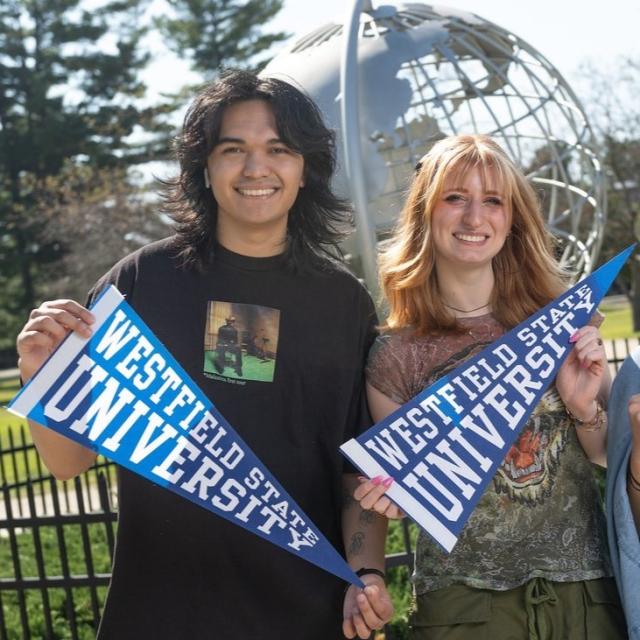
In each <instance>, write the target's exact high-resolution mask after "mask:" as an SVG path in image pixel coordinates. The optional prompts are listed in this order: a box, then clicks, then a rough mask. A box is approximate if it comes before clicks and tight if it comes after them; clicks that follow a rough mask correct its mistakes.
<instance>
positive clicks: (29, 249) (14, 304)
mask: <svg viewBox="0 0 640 640" xmlns="http://www.w3.org/2000/svg"><path fill="white" fill-rule="evenodd" d="M143 2H144V0H109V1H108V2H106V3H104V4H102V5H100V6H98V7H97V8H96V6H95V4H93V5H92V6H91V7H87V6H85V5H84V4H83V0H2V2H0V52H2V53H1V55H0V307H2V309H3V312H4V313H3V314H2V315H0V324H4V326H0V333H2V334H3V337H4V338H5V339H6V337H7V334H10V333H12V331H13V330H15V327H16V326H20V324H21V323H22V322H24V320H25V318H26V312H27V311H28V309H30V308H31V307H33V306H34V305H35V304H36V302H37V299H38V297H39V296H38V282H39V281H40V279H41V277H42V274H43V273H46V272H47V270H50V267H49V265H52V264H53V263H54V262H55V261H56V260H58V259H59V258H60V257H61V255H62V254H63V252H64V238H63V237H59V236H58V235H57V234H56V233H52V232H51V231H52V230H51V229H48V230H47V233H44V231H45V228H46V226H47V225H46V220H47V216H46V215H43V214H44V213H46V212H43V211H42V210H40V209H39V207H40V206H41V203H42V197H40V195H39V194H41V192H42V191H43V189H45V186H44V184H45V182H46V180H47V178H48V177H50V176H56V175H58V174H59V173H60V172H61V170H62V168H63V166H64V165H65V163H66V162H69V161H71V162H74V163H76V164H78V165H83V164H86V165H91V166H95V167H115V166H123V165H128V164H130V163H134V162H137V161H140V160H142V159H145V158H148V157H150V156H154V155H155V154H157V153H158V152H159V151H161V150H163V149H164V148H165V147H166V142H165V139H166V138H165V137H164V136H163V137H160V136H158V137H157V138H154V137H152V138H151V139H150V140H149V137H147V139H144V138H142V136H138V138H139V139H140V142H138V143H137V144H134V143H132V141H131V139H130V136H131V134H132V133H134V130H135V131H138V130H139V129H138V127H141V128H142V130H145V129H146V130H149V131H154V132H157V133H158V134H159V133H160V132H161V129H162V127H161V126H160V125H158V124H157V123H156V116H157V114H158V111H159V109H153V108H143V109H142V108H140V107H139V106H138V105H139V104H140V99H141V98H142V97H143V96H144V90H145V88H144V86H143V84H141V82H140V80H139V79H138V72H139V70H141V69H142V68H143V67H144V66H145V65H146V64H147V55H146V54H144V53H143V52H142V50H141V47H140V41H141V38H142V37H143V35H144V29H143V28H140V27H139V26H138V24H139V22H140V18H141V14H142V11H143V9H144V7H143ZM134 138H135V136H134ZM12 319H13V320H12ZM12 323H13V324H12Z"/></svg>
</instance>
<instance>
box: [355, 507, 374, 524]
mask: <svg viewBox="0 0 640 640" xmlns="http://www.w3.org/2000/svg"><path fill="white" fill-rule="evenodd" d="M375 519H376V514H375V513H374V512H373V511H365V510H364V509H363V510H362V511H360V516H359V517H358V521H359V522H360V523H362V524H363V525H364V526H368V525H370V524H372V523H373V521H374V520H375Z"/></svg>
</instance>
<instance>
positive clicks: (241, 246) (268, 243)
mask: <svg viewBox="0 0 640 640" xmlns="http://www.w3.org/2000/svg"><path fill="white" fill-rule="evenodd" d="M217 240H218V243H219V244H220V245H222V246H223V247H224V248H225V249H228V250H229V251H233V253H238V254H240V255H242V256H248V257H250V258H268V257H271V256H277V255H280V254H281V253H283V252H284V250H285V248H286V236H285V235H283V234H282V233H277V234H273V233H271V232H262V231H254V232H252V233H242V234H239V233H225V232H224V230H221V229H218V234H217Z"/></svg>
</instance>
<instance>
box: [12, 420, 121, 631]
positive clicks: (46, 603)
mask: <svg viewBox="0 0 640 640" xmlns="http://www.w3.org/2000/svg"><path fill="white" fill-rule="evenodd" d="M0 494H1V497H2V500H1V502H0V639H2V640H5V639H6V640H22V639H30V638H34V639H41V638H73V639H74V640H75V639H78V640H80V639H81V640H90V639H93V638H95V634H96V630H97V628H98V622H99V620H100V614H101V611H102V605H103V603H104V598H105V594H106V588H107V585H108V583H109V578H110V570H111V560H112V557H113V550H114V540H115V522H116V519H117V515H116V510H115V505H116V492H115V466H114V465H113V464H111V463H108V462H106V461H105V460H99V461H98V462H97V463H96V465H95V466H94V467H93V468H92V469H91V470H90V471H88V472H87V473H85V474H83V475H82V476H81V477H78V478H75V479H74V480H72V481H68V482H57V481H55V480H54V479H53V478H52V477H51V476H50V475H49V473H48V472H47V471H46V470H45V469H44V468H43V466H42V464H41V462H40V458H39V457H38V456H37V454H36V452H35V448H34V446H33V444H31V442H30V438H29V437H28V435H27V432H26V428H25V427H19V428H18V429H14V430H9V431H7V433H6V434H4V435H3V436H2V437H0Z"/></svg>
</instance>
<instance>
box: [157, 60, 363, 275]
mask: <svg viewBox="0 0 640 640" xmlns="http://www.w3.org/2000/svg"><path fill="white" fill-rule="evenodd" d="M246 100H265V101H266V102H268V104H269V105H270V106H271V108H272V109H273V113H274V116H275V120H276V126H277V128H278V135H279V137H280V139H281V140H282V141H283V142H284V143H285V144H286V145H287V146H288V147H290V148H291V149H292V150H294V151H296V152H297V153H300V154H302V156H303V158H304V187H302V188H301V189H300V191H299V192H298V197H297V198H296V201H295V202H294V204H293V206H292V207H291V209H290V211H289V218H288V224H287V245H286V250H285V251H286V257H287V263H288V264H289V265H290V266H292V267H294V268H302V267H304V266H306V265H309V266H311V265H313V264H318V263H319V262H324V261H323V260H322V258H325V257H331V258H335V257H337V256H340V255H341V254H340V250H339V247H338V242H339V241H340V240H341V239H342V237H343V234H344V232H345V230H346V229H347V225H348V223H350V222H351V208H350V206H349V205H348V204H347V202H346V201H344V200H341V199H340V198H338V197H337V196H336V195H335V194H334V193H333V191H332V190H331V184H330V183H331V177H332V176H333V172H334V169H335V141H334V139H335V136H334V133H333V132H332V131H330V130H329V129H327V127H326V126H325V124H324V122H323V120H322V116H321V115H320V112H319V110H318V108H317V107H316V105H315V104H314V103H313V101H312V100H311V99H310V98H309V97H307V96H306V95H304V94H303V93H302V92H301V91H299V90H298V89H296V88H295V87H293V86H292V85H290V84H287V83H286V82H283V81H282V80H277V79H275V78H260V77H258V76H256V75H254V74H252V73H249V72H247V71H227V72H225V73H224V74H222V76H221V77H220V78H219V79H218V80H217V81H216V82H215V83H213V84H211V85H210V86H208V87H206V88H205V89H204V90H203V91H201V92H200V93H199V94H198V95H197V96H196V98H195V100H194V101H193V103H192V104H191V106H190V107H189V110H188V111H187V114H186V116H185V119H184V126H183V129H182V133H181V134H180V135H179V136H178V138H177V141H176V154H177V157H178V161H179V162H180V173H179V175H178V176H177V177H176V178H174V179H171V180H168V181H166V182H165V186H166V193H165V196H164V210H165V211H166V212H167V213H169V215H170V216H171V218H172V219H173V221H174V223H175V226H176V232H177V241H178V251H179V256H180V258H181V260H182V262H183V264H184V265H185V266H188V267H196V268H200V269H201V268H204V267H205V266H206V265H207V264H209V263H210V262H211V260H212V259H213V256H214V253H215V245H216V224H217V218H218V204H217V203H216V201H215V198H214V197H213V194H212V192H211V189H210V188H207V187H206V186H205V183H204V167H206V165H207V158H208V157H209V154H210V153H211V151H212V150H213V148H214V147H215V146H216V144H217V143H218V140H219V136H220V126H221V123H222V116H223V113H224V110H225V109H226V108H227V107H228V106H230V105H232V104H235V103H238V102H243V101H246Z"/></svg>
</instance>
